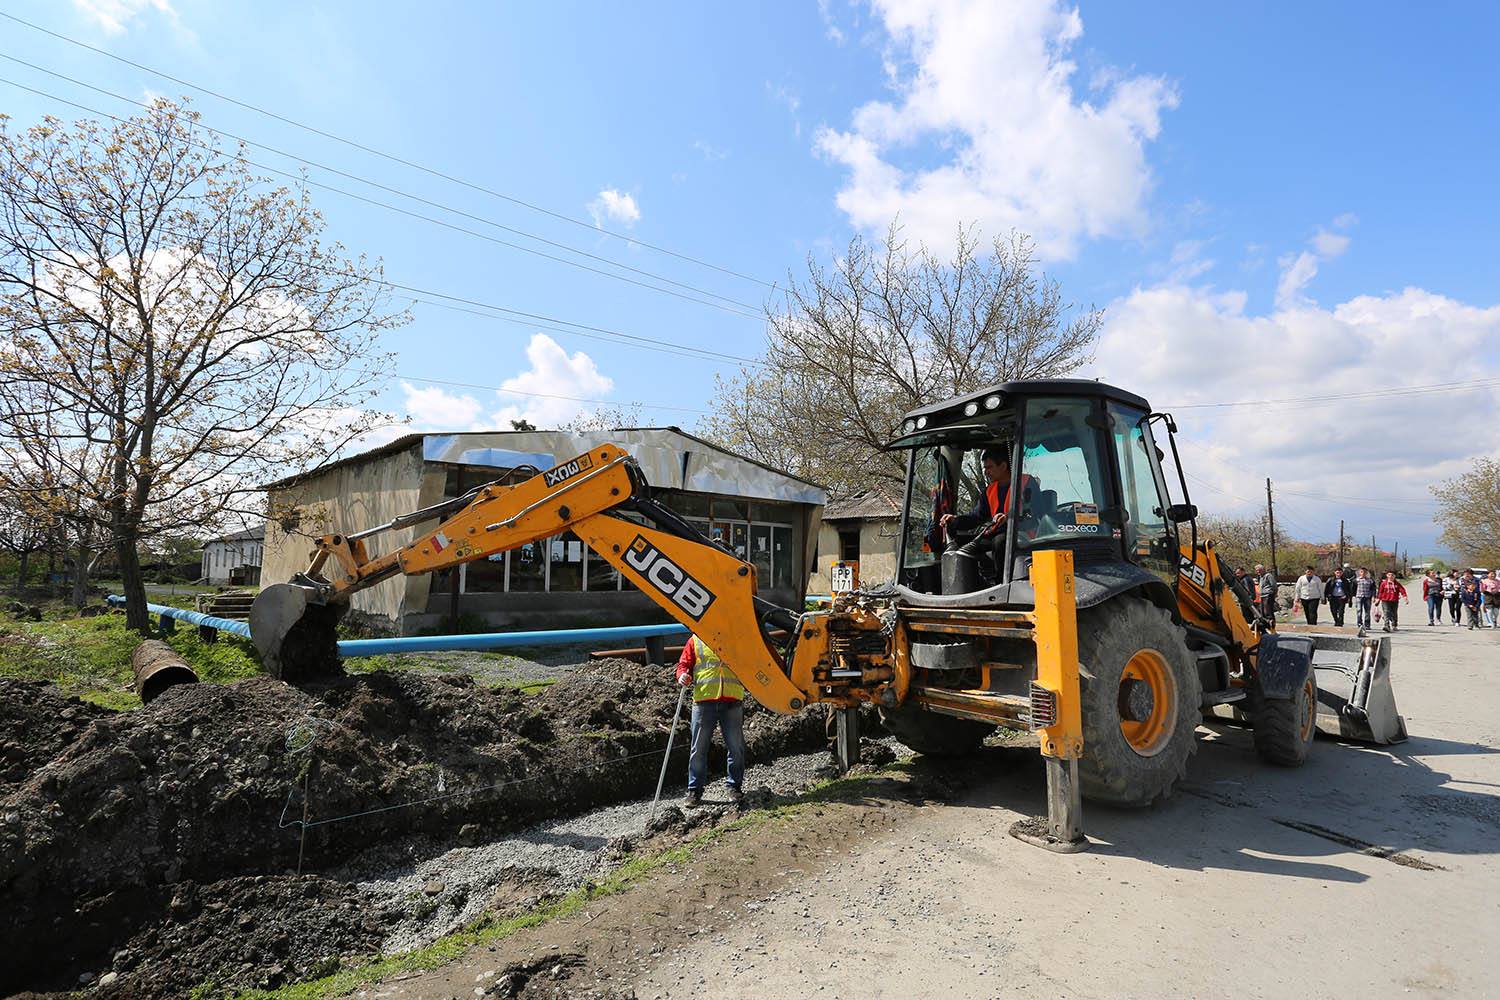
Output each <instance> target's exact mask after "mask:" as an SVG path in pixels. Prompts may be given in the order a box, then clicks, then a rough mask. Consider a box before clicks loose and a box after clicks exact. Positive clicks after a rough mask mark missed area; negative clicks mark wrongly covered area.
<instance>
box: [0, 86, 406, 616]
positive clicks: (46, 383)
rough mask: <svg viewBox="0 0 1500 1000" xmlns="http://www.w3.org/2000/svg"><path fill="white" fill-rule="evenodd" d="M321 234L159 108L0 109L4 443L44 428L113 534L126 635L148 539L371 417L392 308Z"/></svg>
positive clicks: (172, 109) (315, 217) (0, 423)
mask: <svg viewBox="0 0 1500 1000" xmlns="http://www.w3.org/2000/svg"><path fill="white" fill-rule="evenodd" d="M323 230H324V222H323V218H322V216H321V215H320V214H319V213H318V212H317V211H316V210H314V209H313V207H312V206H311V204H310V203H309V201H308V197H307V193H306V191H305V189H302V190H293V189H288V188H286V187H275V186H273V185H272V184H271V183H270V182H269V181H267V180H266V179H265V178H262V177H258V176H255V175H254V174H252V173H251V172H250V169H249V167H248V165H247V164H246V162H245V160H244V158H243V152H242V151H241V150H237V151H234V152H232V153H228V154H226V153H224V152H223V151H222V150H221V149H220V148H219V146H218V145H217V144H216V141H215V139H214V138H213V136H212V135H210V134H209V133H207V132H205V131H204V130H203V129H202V128H200V127H199V126H198V124H197V116H196V115H195V114H194V113H192V112H191V111H188V110H186V109H185V108H183V107H181V106H179V105H176V104H173V103H171V102H168V101H157V102H156V103H155V104H154V106H153V107H152V109H151V110H150V111H149V112H147V113H145V114H144V115H142V116H140V117H138V118H133V119H130V120H129V121H122V122H117V123H114V124H112V125H108V126H104V125H101V124H100V123H98V122H88V121H84V122H78V123H76V124H74V125H73V126H71V127H67V126H64V125H63V124H62V123H60V122H58V121H57V120H56V119H52V118H47V119H44V120H43V121H42V122H41V123H40V124H38V125H36V126H34V127H32V128H30V129H27V130H26V131H25V132H23V133H16V132H13V131H12V130H11V129H10V128H9V123H8V120H4V119H0V440H3V441H4V442H5V443H6V444H7V445H8V446H12V447H14V446H16V445H18V444H20V443H21V442H23V441H24V440H25V439H26V438H27V436H28V435H31V434H34V433H38V432H39V431H40V432H42V433H45V434H47V435H49V436H50V437H51V438H52V440H53V442H54V444H55V445H56V447H54V448H52V449H51V451H50V454H51V457H52V459H53V460H55V461H56V462H57V463H59V467H58V471H57V473H56V474H57V475H58V476H59V477H60V481H58V482H56V483H53V484H49V486H60V487H62V488H64V489H65V490H67V491H68V492H69V493H70V494H72V495H75V496H76V497H77V498H78V499H79V503H78V510H79V511H80V512H81V514H82V516H83V517H85V518H87V519H89V520H91V521H92V522H93V523H94V524H95V525H96V526H97V527H99V528H100V529H101V530H102V531H103V532H104V533H107V537H108V539H109V541H110V542H111V543H112V544H113V546H114V550H115V555H116V558H117V559H118V561H119V565H120V572H121V576H122V578H123V582H124V589H125V596H126V598H127V614H128V618H127V620H128V622H129V624H130V626H131V627H132V628H136V629H142V630H144V629H145V628H146V626H147V616H146V606H145V605H146V599H145V588H144V585H143V581H142V578H141V569H140V560H139V555H138V553H139V548H140V545H141V543H142V542H143V541H144V540H146V539H149V538H151V537H154V536H156V535H160V534H164V533H175V532H196V531H199V530H201V529H202V528H203V527H204V526H212V525H213V524H214V523H215V522H216V521H217V520H218V519H219V518H221V517H222V515H223V514H224V513H225V512H226V511H228V510H239V509H248V508H249V507H251V506H252V505H251V504H249V503H248V502H246V501H247V500H248V495H249V494H250V493H252V492H253V491H254V489H255V484H256V483H257V482H262V481H265V480H267V479H272V478H278V477H280V476H282V475H285V474H287V473H288V472H291V471H297V470H300V469H303V468H306V467H308V466H311V465H314V464H316V463H317V462H319V461H321V460H322V459H324V458H325V457H326V456H327V455H328V454H330V453H332V452H334V451H336V450H337V449H339V448H341V447H342V446H344V445H345V444H346V443H348V442H349V441H350V440H351V439H353V438H355V437H357V436H358V435H360V434H361V433H363V432H364V431H365V430H366V429H367V428H368V426H369V425H370V424H371V423H372V422H373V420H374V419H376V416H375V415H372V414H370V413H368V412H367V411H365V410H363V409H362V408H361V406H360V404H361V403H363V402H364V401H365V400H366V399H367V398H368V396H369V393H370V390H371V389H372V387H373V386H374V385H375V383H376V382H378V380H379V378H380V376H379V375H378V374H376V373H378V372H380V371H382V370H383V367H384V366H383V362H384V358H382V357H379V356H375V355H373V354H372V351H373V348H374V340H375V336H376V333H377V331H378V330H380V329H382V328H385V327H389V326H392V325H394V324H396V323H399V322H401V321H403V320H404V318H405V316H404V314H401V313H393V312H392V311H391V310H390V308H389V305H388V295H387V294H386V286H385V285H383V284H382V283H381V281H380V277H381V276H380V269H379V267H378V265H370V264H368V263H366V262H365V260H364V259H363V258H359V259H358V260H350V259H348V258H346V257H345V256H344V251H343V248H342V246H340V245H339V244H337V243H328V242H325V241H324V239H323V236H322V234H323ZM80 456H87V459H86V460H83V459H81V458H80Z"/></svg>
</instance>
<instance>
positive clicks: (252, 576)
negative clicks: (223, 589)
mask: <svg viewBox="0 0 1500 1000" xmlns="http://www.w3.org/2000/svg"><path fill="white" fill-rule="evenodd" d="M265 539H266V529H265V525H261V526H260V527H258V528H246V529H245V530H244V531H236V532H233V533H231V534H228V535H221V536H220V537H218V538H210V539H209V540H208V541H206V542H204V543H203V579H204V580H205V581H207V582H208V583H211V584H234V585H236V586H242V585H246V584H256V583H259V582H260V563H261V556H262V555H263V554H264V552H265Z"/></svg>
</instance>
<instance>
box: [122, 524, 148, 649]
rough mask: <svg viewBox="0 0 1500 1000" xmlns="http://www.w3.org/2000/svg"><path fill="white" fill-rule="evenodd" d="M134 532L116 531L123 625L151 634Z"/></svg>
mask: <svg viewBox="0 0 1500 1000" xmlns="http://www.w3.org/2000/svg"><path fill="white" fill-rule="evenodd" d="M135 546H136V538H135V532H133V531H131V532H125V531H116V533H115V558H116V559H118V560H119V562H120V582H121V584H122V585H123V589H124V591H125V627H126V628H129V629H134V630H135V631H137V632H139V633H140V634H141V635H144V636H150V635H151V613H150V612H148V611H147V610H146V580H145V577H143V576H142V575H141V554H140V552H139V550H137V549H136V547H135Z"/></svg>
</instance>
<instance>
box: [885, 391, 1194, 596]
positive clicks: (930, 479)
mask: <svg viewBox="0 0 1500 1000" xmlns="http://www.w3.org/2000/svg"><path fill="white" fill-rule="evenodd" d="M1157 416H1158V417H1159V416H1160V415H1157ZM1154 419H1155V418H1154V417H1153V415H1152V414H1151V408H1150V404H1148V403H1147V402H1146V400H1144V399H1142V398H1141V397H1139V396H1136V395H1134V394H1133V393H1129V392H1125V391H1124V390H1122V389H1117V388H1115V387H1113V386H1109V385H1106V384H1103V383H1100V382H1091V381H1085V380H1081V379H1038V380H1034V381H1025V382H1008V383H1002V384H999V385H995V386H992V387H990V388H988V389H985V390H982V391H981V392H978V393H975V394H973V395H970V396H961V397H958V398H955V399H951V400H946V401H944V402H942V403H938V404H934V405H932V406H927V407H923V408H921V409H917V410H913V411H912V412H911V413H909V414H907V415H906V416H905V417H904V418H903V419H902V424H901V431H902V435H901V437H899V438H897V439H896V440H895V441H893V442H891V444H890V445H889V446H888V447H890V448H891V449H903V450H906V451H908V452H909V458H908V464H907V470H908V471H907V490H906V504H905V511H904V514H903V519H902V532H901V545H900V557H899V567H900V569H899V578H898V581H897V582H898V584H899V585H900V586H901V587H902V588H903V589H904V590H906V591H907V593H908V596H910V597H912V598H918V599H920V597H921V595H931V596H933V597H958V596H960V595H972V594H980V593H985V594H987V595H988V598H989V599H988V600H986V601H983V602H981V603H992V604H1005V603H1011V595H1010V594H1009V593H1008V587H1009V585H1010V584H1011V583H1012V582H1013V581H1016V582H1020V583H1022V584H1023V585H1024V583H1025V581H1027V580H1028V574H1029V570H1030V561H1031V553H1032V552H1033V551H1035V550H1037V549H1042V548H1048V549H1058V548H1066V549H1070V550H1072V551H1073V553H1074V562H1075V565H1076V566H1080V567H1081V566H1085V565H1090V564H1102V563H1116V564H1118V563H1129V564H1133V565H1135V566H1138V567H1140V568H1141V569H1144V570H1146V571H1147V572H1149V573H1150V574H1152V575H1154V576H1156V577H1157V578H1159V579H1160V580H1162V581H1163V582H1165V583H1167V584H1168V585H1169V586H1173V585H1175V583H1176V573H1177V562H1178V551H1179V550H1178V538H1177V525H1176V523H1175V522H1174V518H1175V519H1176V520H1187V519H1189V518H1191V517H1192V513H1193V512H1192V509H1191V508H1190V507H1189V506H1187V505H1181V506H1178V507H1172V506H1171V504H1170V500H1169V496H1168V492H1167V488H1166V481H1165V479H1164V478H1163V476H1162V468H1161V460H1160V459H1161V452H1160V451H1159V450H1158V448H1157V447H1156V443H1155V440H1154V439H1153V437H1152V432H1151V424H1152V422H1153V420H1154ZM997 588H998V589H997ZM1024 590H1025V593H1024V595H1023V594H1017V595H1015V598H1016V601H1017V602H1019V603H1029V601H1028V600H1027V599H1029V597H1030V593H1029V591H1030V588H1029V585H1025V586H1024ZM923 603H928V602H923ZM943 603H948V602H946V601H945V602H943ZM966 603H967V602H966Z"/></svg>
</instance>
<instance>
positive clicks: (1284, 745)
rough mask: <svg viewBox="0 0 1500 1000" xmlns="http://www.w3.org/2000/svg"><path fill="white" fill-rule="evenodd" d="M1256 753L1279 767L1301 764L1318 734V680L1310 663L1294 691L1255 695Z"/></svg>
mask: <svg viewBox="0 0 1500 1000" xmlns="http://www.w3.org/2000/svg"><path fill="white" fill-rule="evenodd" d="M1251 713H1252V724H1253V726H1254V734H1255V753H1256V754H1257V755H1258V756H1259V757H1260V759H1261V760H1264V761H1268V762H1270V763H1272V764H1280V765H1281V766H1282V767H1301V766H1302V765H1303V764H1304V763H1305V762H1306V761H1307V755H1308V754H1309V753H1310V752H1311V751H1312V745H1313V737H1314V736H1316V735H1317V734H1318V681H1317V674H1316V673H1315V672H1314V671H1313V668H1312V664H1311V663H1309V664H1308V666H1307V676H1306V677H1305V678H1303V681H1302V685H1301V686H1300V687H1299V688H1297V693H1296V694H1295V695H1293V696H1292V697H1291V699H1286V698H1274V699H1272V698H1263V697H1260V696H1259V695H1256V696H1255V697H1254V698H1253V700H1252V705H1251Z"/></svg>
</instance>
